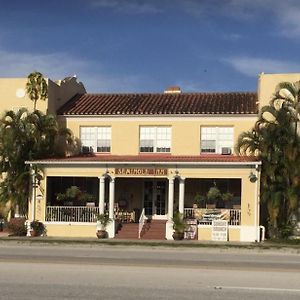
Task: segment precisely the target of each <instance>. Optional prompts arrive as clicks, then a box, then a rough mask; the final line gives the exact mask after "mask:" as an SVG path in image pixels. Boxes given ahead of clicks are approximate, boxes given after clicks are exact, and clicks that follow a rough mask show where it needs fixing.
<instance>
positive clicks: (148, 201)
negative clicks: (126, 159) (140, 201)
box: [144, 181, 166, 216]
mask: <svg viewBox="0 0 300 300" xmlns="http://www.w3.org/2000/svg"><path fill="white" fill-rule="evenodd" d="M144 208H145V215H146V216H162V215H165V214H166V182H165V181H145V182H144Z"/></svg>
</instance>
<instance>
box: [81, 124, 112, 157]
mask: <svg viewBox="0 0 300 300" xmlns="http://www.w3.org/2000/svg"><path fill="white" fill-rule="evenodd" d="M88 131H90V132H88ZM80 141H81V148H82V149H83V148H84V147H87V148H88V149H89V150H91V151H92V152H95V153H111V144H112V143H111V126H80ZM103 141H105V144H106V145H103ZM101 142H102V143H101ZM99 143H100V144H99ZM101 148H102V150H101Z"/></svg>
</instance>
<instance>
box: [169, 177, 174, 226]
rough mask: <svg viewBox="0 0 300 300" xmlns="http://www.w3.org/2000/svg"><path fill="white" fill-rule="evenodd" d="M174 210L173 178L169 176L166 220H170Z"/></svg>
mask: <svg viewBox="0 0 300 300" xmlns="http://www.w3.org/2000/svg"><path fill="white" fill-rule="evenodd" d="M173 210H174V178H169V194H168V220H169V221H172V218H173Z"/></svg>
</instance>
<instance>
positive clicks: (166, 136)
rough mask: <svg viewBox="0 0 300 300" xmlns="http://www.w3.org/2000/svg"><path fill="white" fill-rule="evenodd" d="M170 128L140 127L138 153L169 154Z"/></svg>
mask: <svg viewBox="0 0 300 300" xmlns="http://www.w3.org/2000/svg"><path fill="white" fill-rule="evenodd" d="M170 151H171V127H154V126H151V127H150V126H148V127H146V126H143V127H140V152H150V153H151V152H152V153H153V152H170Z"/></svg>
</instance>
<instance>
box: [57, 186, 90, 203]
mask: <svg viewBox="0 0 300 300" xmlns="http://www.w3.org/2000/svg"><path fill="white" fill-rule="evenodd" d="M56 199H57V201H59V202H63V203H64V205H70V206H72V205H75V204H76V205H86V203H87V202H94V201H95V199H94V196H93V195H90V194H88V193H86V192H84V191H81V190H80V188H79V187H78V186H75V185H73V186H71V187H69V188H67V189H66V191H65V193H58V194H57V195H56Z"/></svg>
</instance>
